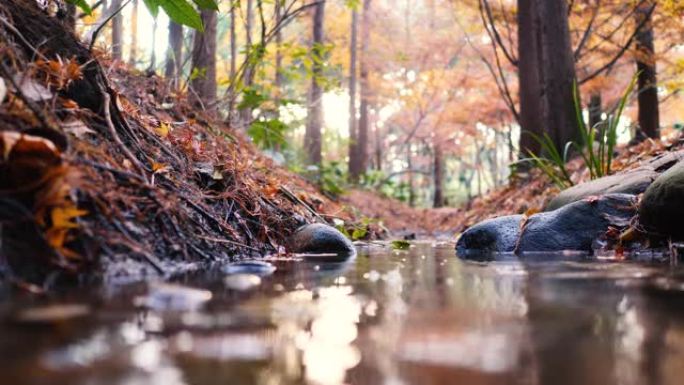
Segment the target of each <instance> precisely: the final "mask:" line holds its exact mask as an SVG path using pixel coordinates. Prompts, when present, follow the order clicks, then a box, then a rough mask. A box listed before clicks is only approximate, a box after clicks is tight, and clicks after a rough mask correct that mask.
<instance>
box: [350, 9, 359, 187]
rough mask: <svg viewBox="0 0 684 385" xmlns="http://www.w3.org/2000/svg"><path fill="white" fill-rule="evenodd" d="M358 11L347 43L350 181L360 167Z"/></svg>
mask: <svg viewBox="0 0 684 385" xmlns="http://www.w3.org/2000/svg"><path fill="white" fill-rule="evenodd" d="M358 18H359V17H358V12H357V11H356V9H352V20H351V42H350V44H349V180H350V181H351V182H352V183H357V182H358V181H359V176H360V175H361V167H360V164H359V152H358V140H359V137H358V129H357V127H358V125H357V122H358V120H357V118H356V82H357V79H356V61H357V59H356V49H357V45H358V42H357V25H358Z"/></svg>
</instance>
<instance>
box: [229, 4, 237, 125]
mask: <svg viewBox="0 0 684 385" xmlns="http://www.w3.org/2000/svg"><path fill="white" fill-rule="evenodd" d="M236 8H237V5H236V4H235V3H233V4H231V6H230V90H229V92H230V104H229V106H228V123H229V124H230V125H231V126H232V124H233V123H235V120H236V117H235V85H236V83H237V33H236V26H235V9H236Z"/></svg>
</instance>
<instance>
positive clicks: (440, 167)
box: [432, 143, 444, 208]
mask: <svg viewBox="0 0 684 385" xmlns="http://www.w3.org/2000/svg"><path fill="white" fill-rule="evenodd" d="M433 150H434V154H433V155H434V157H433V171H434V174H433V178H434V183H435V195H434V197H433V198H434V199H433V201H432V206H433V207H435V208H436V207H442V206H444V154H443V152H442V144H441V143H435V144H434V149H433Z"/></svg>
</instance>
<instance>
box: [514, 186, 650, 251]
mask: <svg viewBox="0 0 684 385" xmlns="http://www.w3.org/2000/svg"><path fill="white" fill-rule="evenodd" d="M635 215H636V196H634V195H630V194H606V195H603V196H601V197H590V198H586V199H583V200H581V201H577V202H573V203H570V204H568V205H566V206H563V207H561V208H560V209H558V210H555V211H549V212H543V213H539V214H536V215H532V216H531V217H530V218H528V220H527V222H526V223H525V226H524V227H523V229H522V231H521V234H520V240H519V242H518V247H517V249H516V252H517V253H524V252H528V251H563V250H577V251H591V250H592V247H591V245H592V243H593V241H594V240H595V239H598V238H599V237H601V236H602V235H604V234H605V232H606V231H607V230H608V227H609V226H615V227H623V226H627V225H628V224H629V221H630V220H631V219H632V217H634V216H635Z"/></svg>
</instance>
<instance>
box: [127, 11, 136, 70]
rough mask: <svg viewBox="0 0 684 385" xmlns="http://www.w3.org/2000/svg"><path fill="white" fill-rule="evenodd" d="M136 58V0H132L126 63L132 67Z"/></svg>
mask: <svg viewBox="0 0 684 385" xmlns="http://www.w3.org/2000/svg"><path fill="white" fill-rule="evenodd" d="M137 58H138V0H133V8H132V9H131V46H130V50H129V51H128V64H129V65H130V66H131V67H132V66H135V62H136V61H137Z"/></svg>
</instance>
